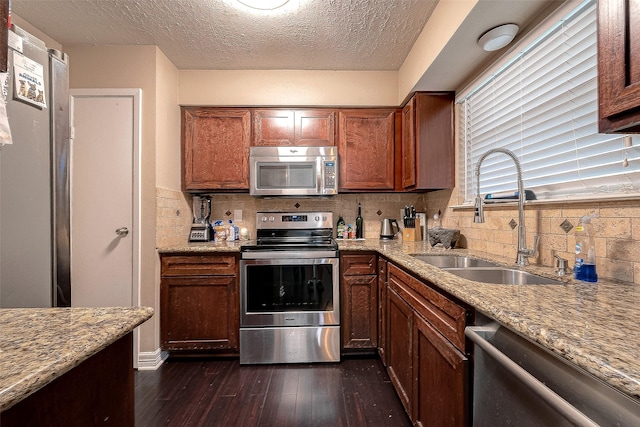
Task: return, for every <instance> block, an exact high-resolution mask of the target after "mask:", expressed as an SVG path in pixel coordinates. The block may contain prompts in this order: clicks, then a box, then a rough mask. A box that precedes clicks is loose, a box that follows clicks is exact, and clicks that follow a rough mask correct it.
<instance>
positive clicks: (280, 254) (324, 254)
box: [241, 251, 338, 259]
mask: <svg viewBox="0 0 640 427" xmlns="http://www.w3.org/2000/svg"><path fill="white" fill-rule="evenodd" d="M241 257H242V259H314V258H337V257H338V254H337V252H336V251H309V252H305V251H299V252H293V251H246V252H242V253H241Z"/></svg>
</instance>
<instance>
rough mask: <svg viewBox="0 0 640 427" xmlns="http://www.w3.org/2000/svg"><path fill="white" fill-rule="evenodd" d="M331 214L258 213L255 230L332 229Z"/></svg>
mask: <svg viewBox="0 0 640 427" xmlns="http://www.w3.org/2000/svg"><path fill="white" fill-rule="evenodd" d="M332 227H333V212H296V213H293V212H258V213H257V214H256V228H257V229H271V228H277V229H296V228H298V229H315V228H332Z"/></svg>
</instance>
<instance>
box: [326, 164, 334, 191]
mask: <svg viewBox="0 0 640 427" xmlns="http://www.w3.org/2000/svg"><path fill="white" fill-rule="evenodd" d="M324 188H325V192H326V193H335V192H336V162H335V161H333V160H331V161H325V162H324Z"/></svg>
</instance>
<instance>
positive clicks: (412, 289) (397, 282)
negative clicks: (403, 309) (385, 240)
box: [388, 264, 467, 351]
mask: <svg viewBox="0 0 640 427" xmlns="http://www.w3.org/2000/svg"><path fill="white" fill-rule="evenodd" d="M388 275H389V278H388V280H389V286H390V287H391V288H393V289H394V290H395V291H396V292H397V293H398V294H399V295H400V296H401V297H402V298H404V299H405V301H407V302H408V303H409V305H411V306H412V308H413V309H414V310H415V311H416V312H417V313H419V314H420V315H421V316H422V317H424V318H425V319H426V320H427V321H429V323H431V324H432V325H433V326H434V327H435V328H436V329H437V330H438V331H439V332H440V333H441V334H442V335H444V336H445V337H446V338H447V339H448V340H449V341H451V343H452V344H453V345H455V346H456V347H457V348H458V349H459V350H461V351H464V349H465V345H464V343H465V339H464V328H465V326H466V313H467V310H466V309H465V308H464V307H461V306H460V305H458V304H456V303H455V302H453V301H451V300H450V299H449V298H447V297H445V296H444V295H442V294H440V293H439V292H438V291H436V290H435V289H433V288H431V287H430V286H429V285H427V284H426V283H423V282H421V281H420V280H418V279H416V278H415V277H413V276H411V275H409V274H407V273H405V272H404V271H402V270H400V269H399V268H398V267H396V266H395V265H393V264H389V265H388Z"/></svg>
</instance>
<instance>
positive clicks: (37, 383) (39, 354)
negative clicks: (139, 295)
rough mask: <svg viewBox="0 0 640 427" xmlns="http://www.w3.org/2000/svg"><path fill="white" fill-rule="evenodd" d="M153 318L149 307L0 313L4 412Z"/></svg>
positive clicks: (0, 407)
mask: <svg viewBox="0 0 640 427" xmlns="http://www.w3.org/2000/svg"><path fill="white" fill-rule="evenodd" d="M152 315H153V309H152V308H149V307H113V308H4V309H0V411H4V410H6V409H8V408H10V407H11V406H13V405H15V404H16V403H18V402H19V401H21V400H22V399H24V398H25V397H27V396H29V395H30V394H31V393H33V392H35V391H37V390H39V389H40V388H42V387H44V386H45V385H47V384H49V383H50V382H51V381H53V380H54V379H56V378H58V377H60V376H61V375H63V374H65V373H66V372H68V371H69V370H71V369H72V368H74V367H76V366H78V365H79V364H80V363H82V362H83V361H84V360H86V359H88V358H89V357H91V356H93V355H94V354H96V353H98V352H99V351H100V350H102V349H104V348H106V347H107V346H109V345H110V344H112V343H114V342H115V341H117V340H118V339H119V338H121V337H123V336H125V335H126V334H127V333H129V332H131V331H132V330H133V329H134V328H135V327H136V326H138V325H140V324H141V323H143V322H144V321H145V320H147V319H149V318H150V317H151V316H152Z"/></svg>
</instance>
